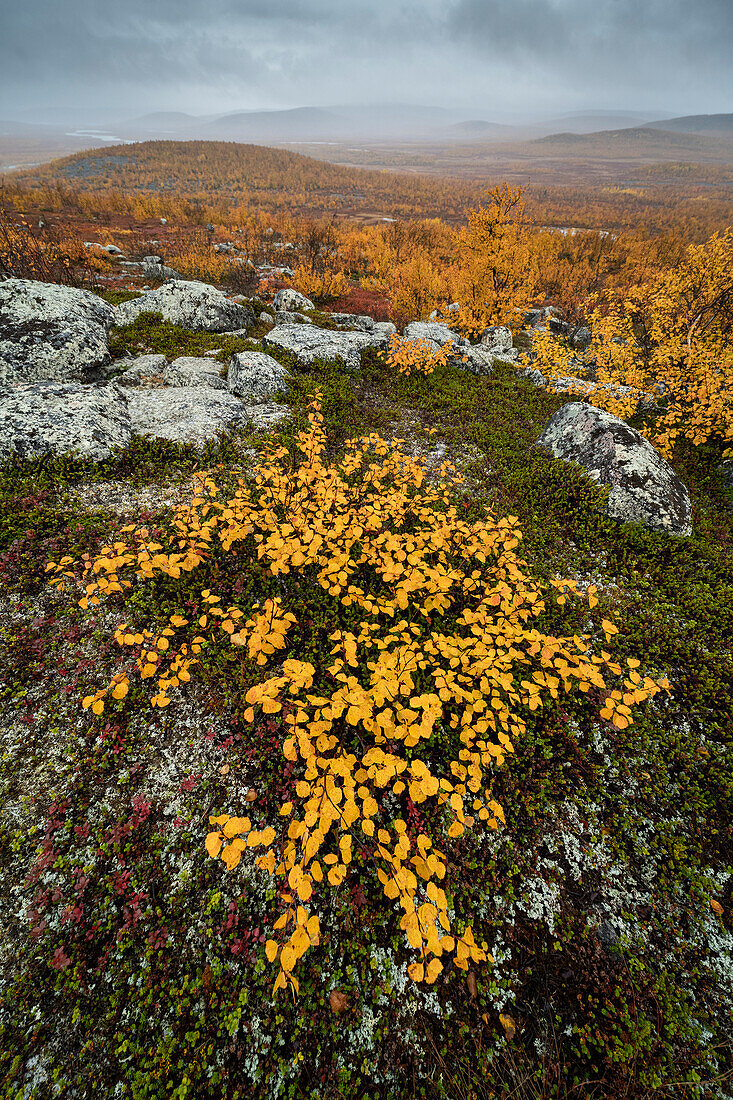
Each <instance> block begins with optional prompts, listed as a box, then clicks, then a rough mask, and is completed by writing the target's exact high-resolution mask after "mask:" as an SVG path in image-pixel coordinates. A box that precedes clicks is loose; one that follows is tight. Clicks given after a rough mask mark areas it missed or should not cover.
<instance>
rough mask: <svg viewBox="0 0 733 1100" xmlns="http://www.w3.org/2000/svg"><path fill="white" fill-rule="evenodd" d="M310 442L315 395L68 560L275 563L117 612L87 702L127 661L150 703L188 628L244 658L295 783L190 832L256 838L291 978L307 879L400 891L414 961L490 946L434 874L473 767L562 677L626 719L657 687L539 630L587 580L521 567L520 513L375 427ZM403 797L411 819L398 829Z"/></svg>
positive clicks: (175, 678) (518, 732)
mask: <svg viewBox="0 0 733 1100" xmlns="http://www.w3.org/2000/svg"><path fill="white" fill-rule="evenodd" d="M325 444H326V438H325V434H324V427H323V419H322V416H321V412H320V403H319V397H318V395H317V396H316V399H315V400H314V401H313V403H312V405H311V408H310V413H309V427H308V429H307V430H304V431H301V432H300V433H299V435H298V442H297V454H296V456H295V457H294V458H293V457H291V456H290V454H289V452H288V451H287V450H286V449H285V448H283V447H271V448H269V449H268V450H267V451H266V453H265V455H264V456H263V458H262V460H261V464H260V465H259V467H258V469H257V470H256V472H255V474H254V476H253V478H252V479H251V480H250V481H248V482H245V481H243V480H240V482H239V484H238V487H237V488H236V491H234V493H233V495H231V496H229V498H228V499H222V500H220V499H219V496H220V494H219V490H218V488H217V486H216V484H215V483H214V482H213V480H212V479H211V478H210V477H208V476H207V475H205V474H202V475H201V476H200V479H199V489H200V491H199V492H198V493H197V495H196V496H195V497H194V498H193V499H192V500H191V502H190V503H189V504H188V505H186V506H182V507H179V508H178V509H177V511H176V512H175V514H174V516H173V518H172V520H171V521H170V522H169V526H168V528H167V529H164V533H163V534H162V535H161V536H160V539H161V541H153V540H152V539H151V537H150V532H149V531H148V529H146V528H145V527H136V526H134V525H132V526H128V527H126V528H124V529H123V531H122V532H121V536H122V537H121V538H120V539H119V540H118V541H116V542H114V543H112V544H110V545H109V546H107V547H104V548H103V549H102V551H101V552H100V553H99V554H98V555H97V556H96V557H94V558H91V557H87V558H86V559H84V563H83V564H84V569H83V575H84V579H85V582H86V594H85V596H84V597H83V599H82V601H81V604H82V606H83V607H88V606H94V605H96V604H97V603H99V601H100V599H101V598H103V597H105V596H106V595H108V594H117V595H118V596H119V595H123V596H124V594H125V593H126V592H128V591H129V590H130V589H131V588H132V587H133V585H135V586H139V585H140V584H141V583H144V582H145V581H146V580H152V579H154V578H156V577H158V576H161V575H164V576H167V577H173V578H180V577H182V576H184V575H185V574H193V575H195V573H196V570H197V569H198V568H199V567H200V566H201V565H202V564H203V563H204V562H206V561H207V560H209V559H210V558H211V557H212V555H214V554H216V555H218V556H219V557H222V559H223V558H225V557H226V556H227V555H232V556H233V557H232V560H233V561H234V560H236V563H237V564H236V568H237V569H238V570H240V569H241V568H242V563H243V562H245V561H246V560H248V559H249V560H253V561H254V560H256V561H258V562H259V565H260V568H262V569H264V570H266V572H267V573H268V574H269V575H271V576H273V577H276V578H278V579H279V582H280V584H279V591H280V595H279V596H278V597H277V598H270V599H267V600H265V601H264V603H262V604H261V605H260V604H256V603H255V604H250V605H248V606H242V607H238V606H236V605H232V606H222V601H221V598H220V597H219V596H218V595H217V594H216V593H215V592H212V591H211V590H210V589H208V588H205V589H203V590H201V591H200V594H199V595H198V596H197V597H195V599H194V605H196V604H197V607H196V609H195V610H194V611H190V612H188V613H187V614H186V616H182V615H177V614H176V615H173V616H170V617H169V620H168V621H167V622H166V623H165V624H164V625H163V626H161V627H159V628H154V629H153V628H150V629H148V628H145V629H137V628H134V627H131V626H127V625H122V626H120V627H119V628H118V630H117V633H116V638H117V641H118V643H119V644H120V646H121V647H123V649H126V650H128V651H129V652H130V653H131V654H132V657H131V659H129V660H128V662H127V668H126V670H125V671H122V672H120V673H117V674H115V675H114V676H113V677H112V679H111V680H110V682H109V683H108V685H107V686H106V687H104V688H101V689H100V690H99V691H98V692H97V693H96V694H95V695H93V696H88V697H87V698H86V699H84V706H85V707H91V709H92V710H93V712H94V713H95V714H102V713H103V711H104V709H105V707H106V706H108V705H109V704H110V702H111V700H114V699H119V698H122V697H123V696H124V694H125V693H126V692H127V691H128V690H129V686H130V683H131V677H132V676H139V677H141V678H142V679H144V680H148V679H149V680H151V681H155V689H154V694H153V695H152V697H151V703H152V704H153V705H154V706H166V705H168V704H169V703H170V701H171V692H172V691H173V689H175V688H177V687H178V686H179V685H180V684H181V683H185V682H186V681H187V680H188V679H189V678H190V669H191V668H192V667H193V666H194V665H195V664H196V662H197V661H198V660H199V658H200V655H201V653H202V650H203V648H204V647H208V646H211V645H213V644H215V643H216V642H217V640H220V641H221V642H226V641H227V640H228V642H229V643H231V644H233V645H234V646H236V647H238V649H239V651H240V652H241V654H242V659H243V660H244V661H247V662H248V665H247V667H248V669H249V671H250V676H251V679H250V682H251V686H250V687H249V688H248V689H247V691H246V697H245V699H244V700H243V702H244V703H245V704H246V708H247V709H246V711H245V714H244V717H245V720H248V721H249V722H251V723H259V721H260V719H261V716H263V715H264V716H270V715H279V716H280V720H281V723H282V731H283V740H282V753H283V759H284V762H287V764H288V766H289V767H290V768H291V769H294V776H295V780H296V782H295V790H294V797H293V798H292V799H291V800H289V801H287V802H285V803H284V804H283V805H282V806H281V807H280V811H279V819H278V820H276V821H271V822H268V821H255V820H253V819H252V817H250V816H238V815H237V808H236V807H232V811H233V813H232V814H229V813H223V814H218V815H215V816H213V817H212V818H211V819H210V820H211V824H212V826H214V828H213V829H212V831H211V832H210V833H209V834H208V836H207V838H206V850H207V852H208V854H209V856H210V857H212V858H221V859H222V860H223V862H224V864H225V865H226V866H227V868H229V869H230V870H231V869H234V868H235V867H236V866H237V865H238V863H239V862H240V861H241V859H242V855H243V853H245V852H247V851H249V850H258V851H259V853H260V854H258V855H257V856H256V857H255V861H256V863H257V865H258V866H259V867H260V868H261V869H262V870H263V871H265V872H267V873H268V874H269V875H271V876H273V877H274V878H275V879H276V880H277V882H278V885H279V892H280V898H281V902H282V906H283V911H282V912H281V914H280V916H279V917H278V918H277V919H276V920H275V921H274V923H273V927H272V935H271V937H270V939H268V941H267V943H266V947H265V951H266V955H267V958H268V959H269V960H270V961H271V962H272V963H276V964H277V967H278V969H277V977H276V980H275V989H278V988H285V987H287V986H289V987H290V988H292V990H293V991H294V992H297V990H298V979H297V976H296V973H295V971H296V966H297V963H298V960H299V959H300V958H301V957H302V956H303V955H304V953H305V952H306V951H307V950H308V949H309V947H310V946H311V945H314V944H317V943H318V941H319V934H320V929H319V918H318V913H317V911H316V910H317V907H318V898H319V893H320V892H322V891H324V890H326V889H327V888H329V887H330V888H336V887H338V886H339V884H340V883H342V882H343V881H344V880H346V879H347V877H349V876H355V875H360V876H364V875H367V874H375V875H376V878H377V879H378V881H379V883H380V884H381V887H382V890H383V892H384V894H385V896H386V898H387V899H388V900H389V901H390V902H396V903H397V904H398V906H399V908H400V911H401V928H402V930H403V931H404V933H405V937H406V939H407V942H408V944H409V945H410V948H411V949H412V950H413V952H414V961H413V963H412V964H411V966H410V974H411V976H412V978H413V979H415V980H416V981H426V982H434V981H435V980H436V978H437V976H438V975H439V974H440V972H441V970H442V969H443V967H444V965H445V963H446V961H448V960H450V959H452V961H453V964H454V965H455V966H458V967H459V968H462V969H464V970H468V968H469V966H470V964H471V963H472V962H474V963H475V962H481V961H483V960H486V959H487V957H488V955H487V951H488V949H487V944H486V943H484V942H481V943H477V942H476V941H475V939H474V935H473V931H472V929H471V927H470V925H463V924H458V923H457V922H455V921H454V920H453V919H452V917H451V910H452V908H453V906H452V903H451V900H450V898H451V894H452V892H453V891H456V890H459V889H460V883H459V882H451V881H450V875H449V870H448V863H449V858H448V856H447V854H446V846H447V845H451V844H452V842H453V841H454V840H455V839H456V838H459V837H460V836H461V835H462V834H463V833H464V831H465V830H467V829H468V830H479V829H493V830H496V829H499V828H501V827H503V826H504V822H505V817H504V811H503V809H502V807H501V806H500V805H499V804H498V803H497V802H496V800H495V799H494V797H493V796H492V776H493V773H494V771H495V769H496V768H498V767H501V765H502V764H503V763H504V761H505V759H506V757H507V755H509V754H511V753H512V752H513V751H514V744H515V742H516V741H517V739H520V738H522V736H523V734H524V732H525V728H526V727H525V720H526V717H527V715H529V714H531V713H532V712H533V711H536V710H537V709H538V708H541V707H542V706H543V704H544V701H545V700H547V699H557V698H558V696H559V695H560V693H561V692H567V691H576V690H579V691H581V692H585V693H587V692H589V691H590V690H591V689H592V690H593V691H594V692H599V693H600V697H601V698H602V699H603V700H604V702H603V703H602V709H601V711H600V714H601V716H602V717H603V718H606V719H608V720H610V721H612V722H613V723H614V724H615V725H616V726H617V727H618V728H620V729H623V728H625V727H626V726H628V725H629V723H630V722H631V720H632V708H633V707H634V705H635V704H637V703H640V702H643V701H644V700H645V699H647V698H648V697H649V696H651V695H654V694H655V693H657V692H658V691H659V690H660V689H661V688H665V687H667V686H668V685H667V684H666V681H659V682H656V681H654V680H652V679H651V678H649V677H646V676H643V675H642V673H641V672H640V671H639V664H640V662H639V661H638V660H634V659H628V660H627V661H626V663H625V664H622V663H621V662H615V661H614V660H613V659H612V657H611V654H610V653H609V652H607V651H606V650H605V649H604V648H603V645H602V643H601V644H599V637H596V638H595V640H593V639H592V638H591V637H589V636H579V635H577V634H573V635H571V636H554V635H552V634H548V633H546V632H545V631H543V629H542V628H541V625H540V621H541V616H542V614H543V612H544V611H545V610H546V609H548V608H549V607H550V606H551V605H553V604H555V603H556V604H559V605H561V606H562V604H564V603H565V602H566V600H567V599H568V598H584V599H585V600H587V604H588V607H589V609H592V608H594V607H595V606H596V605H597V603H598V601H597V599H596V596H595V590H594V589H593V587H592V586H591V587H590V588H589V589H588V591H587V593H586V596H585V597H581V596H579V595H578V593H577V592H576V589H575V584H574V582H573V581H570V580H563V579H556V580H553V581H552V582H550V583H546V582H541V581H539V580H536V579H535V578H533V577H532V575H531V573H530V571H529V569H528V567H527V564H526V562H525V561H523V560H522V558H521V557H520V556H519V554H518V547H519V544H520V541H521V531H520V530H519V529H518V524H517V520H516V519H515V518H514V517H513V516H506V517H502V518H499V517H497V516H495V515H494V514H493V513H492V512H491V511H488V510H487V512H486V514H485V515H484V516H483V518H481V519H478V520H474V521H469V520H467V519H466V518H464V515H463V512H462V509H461V508H460V507H459V505H458V502H457V494H458V493H460V485H461V482H462V479H461V477H460V476H459V475H457V474H456V473H455V471H454V470H453V468H452V467H451V466H450V465H449V464H448V463H446V464H444V466H443V467H442V468H441V471H440V475H439V477H438V479H437V481H436V482H434V483H433V482H430V481H429V480H428V479H427V477H426V469H425V467H424V466H423V464H422V463H421V462H420V461H418V460H416V459H413V458H412V457H410V456H408V455H407V454H405V453H403V452H401V451H400V450H399V449H398V447H397V445H390V444H388V443H386V442H385V441H384V440H382V439H381V438H379V437H378V436H376V435H371V436H369V437H366V438H362V439H354V440H351V441H349V442H348V443H347V444H346V446H345V448H344V450H343V453H342V456H341V457H340V458H337V459H335V460H333V461H329V460H328V459H327V457H326V449H325ZM48 572H49V573H51V574H53V579H52V583H53V584H55V585H56V586H57V587H59V588H63V587H64V585H65V584H66V583H67V578H74V577H75V573H74V569H73V562H72V560H71V559H70V558H69V557H66V558H64V559H62V560H61V561H60V562H59V563H58V564H55V563H49V566H48ZM192 579H193V578H192ZM310 589H316V590H320V591H321V593H322V594H323V595H324V597H325V596H326V595H327V596H328V597H330V606H331V607H332V612H333V614H332V619H331V623H332V627H333V629H331V630H330V636H329V637H328V643H327V644H326V645H325V647H323V646H321V647H320V648H318V649H317V651H314V650H313V648H311V649H310V650H308V651H304V650H303V648H302V641H301V640H300V639H301V638H302V630H303V629H304V626H303V624H302V623H300V622H299V621H298V615H297V614H296V613H295V608H296V607H297V606H298V604H297V599H298V598H301V599H302V592H303V591H304V590H310ZM298 593H300V597H299V596H298ZM291 608H292V609H291ZM601 631H602V633H603V635H604V637H605V639H606V642H608V641H610V639H611V638H612V636H613V635H614V634H615V633H617V627H616V626H615V625H614V624H613V623H612V622H611V621H609V620H607V619H604V620H603V621H602V623H601V624H600V625H599V628H598V632H599V635H600V632H601ZM267 666H269V671H268V670H267ZM408 800H409V801H408ZM409 802H411V803H412V804H413V805H415V806H419V807H420V809H421V811H422V816H423V820H424V821H425V823H426V824H425V825H424V826H423V828H422V829H419V830H415V829H413V828H412V827H408V821H407V817H408V814H407V806H408V805H409Z"/></svg>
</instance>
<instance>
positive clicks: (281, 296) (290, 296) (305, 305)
mask: <svg viewBox="0 0 733 1100" xmlns="http://www.w3.org/2000/svg"><path fill="white" fill-rule="evenodd" d="M272 304H273V305H274V307H275V309H284V310H291V311H292V310H298V309H315V308H316V307H315V306H314V305H313V302H312V301H311V300H310V298H306V296H305V294H300V293H299V292H298V291H297V290H291V289H290V287H287V288H286V289H285V290H278V292H277V294H276V295H275V297H274V298H273V300H272Z"/></svg>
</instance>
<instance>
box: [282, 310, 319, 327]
mask: <svg viewBox="0 0 733 1100" xmlns="http://www.w3.org/2000/svg"><path fill="white" fill-rule="evenodd" d="M275 324H276V325H312V324H313V321H312V320H311V318H310V317H306V315H305V314H304V313H293V311H292V310H290V309H279V310H278V311H277V313H276V314H275Z"/></svg>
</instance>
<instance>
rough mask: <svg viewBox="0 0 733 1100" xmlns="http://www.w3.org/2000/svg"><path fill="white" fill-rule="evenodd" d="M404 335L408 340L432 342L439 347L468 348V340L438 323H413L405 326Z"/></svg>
mask: <svg viewBox="0 0 733 1100" xmlns="http://www.w3.org/2000/svg"><path fill="white" fill-rule="evenodd" d="M402 335H403V336H404V337H405V338H406V339H407V340H432V341H433V343H434V344H437V345H438V346H439V347H443V345H444V344H456V345H464V346H468V340H465V339H464V338H463V337H462V336H460V335H459V334H458V333H457V332H454V331H453V329H452V328H448V326H447V325H441V324H440V323H439V322H438V321H411V322H410V324H409V325H406V326H405V328H404V331H403V333H402Z"/></svg>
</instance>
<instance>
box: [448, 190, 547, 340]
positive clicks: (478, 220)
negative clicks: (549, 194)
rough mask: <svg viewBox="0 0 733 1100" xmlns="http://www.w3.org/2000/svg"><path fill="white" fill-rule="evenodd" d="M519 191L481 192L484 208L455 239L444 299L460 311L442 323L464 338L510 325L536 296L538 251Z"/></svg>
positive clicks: (469, 218) (470, 216) (454, 312)
mask: <svg viewBox="0 0 733 1100" xmlns="http://www.w3.org/2000/svg"><path fill="white" fill-rule="evenodd" d="M524 192H525V188H524V187H516V188H511V187H510V186H509V185H508V184H507V183H503V184H502V185H501V186H497V187H493V188H492V189H491V190H490V191H487V192H486V194H487V195H488V199H489V201H488V204H486V205H479V206H478V207H477V208H476V209H475V210H471V211H469V214H468V225H467V226H466V227H465V228H463V229H460V230H459V231H458V234H457V238H456V250H455V253H456V262H455V263H454V265H453V266H452V267H451V268H450V269H449V270H448V272H447V273H446V279H447V284H448V296H447V297H445V298H444V301H450V300H454V301H456V302H458V304H459V306H460V309H459V310H458V311H453V312H451V313H450V314H449V315H447V316H446V321H447V322H448V323H449V324H450V325H451V327H452V328H456V329H457V330H458V331H459V332H460V333H461V334H462V335H464V336H475V335H477V334H478V333H480V332H482V331H483V329H484V328H486V326H487V325H498V324H513V325H515V326H516V323H517V314H518V313H520V314H521V313H523V312H524V311H525V309H526V308H527V306H529V305H531V303H532V302H533V301H534V299H535V297H536V296H537V294H538V292H539V290H540V284H541V280H540V266H539V260H538V254H537V253H538V245H537V240H536V237H533V236H532V234H531V232H530V230H529V228H528V227H527V224H526V222H525V217H524V213H525V204H524V200H523V197H522V196H523V195H524Z"/></svg>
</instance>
